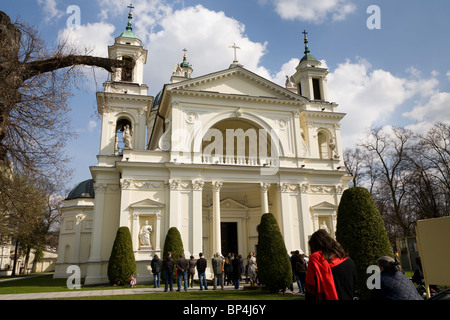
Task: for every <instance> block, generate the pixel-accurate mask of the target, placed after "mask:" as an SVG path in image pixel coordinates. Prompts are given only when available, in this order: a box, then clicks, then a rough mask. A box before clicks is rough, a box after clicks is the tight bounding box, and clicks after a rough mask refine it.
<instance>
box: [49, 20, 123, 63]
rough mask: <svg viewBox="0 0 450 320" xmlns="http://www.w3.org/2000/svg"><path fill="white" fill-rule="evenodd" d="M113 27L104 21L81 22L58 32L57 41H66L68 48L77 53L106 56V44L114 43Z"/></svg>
mask: <svg viewBox="0 0 450 320" xmlns="http://www.w3.org/2000/svg"><path fill="white" fill-rule="evenodd" d="M114 30H115V27H114V26H113V25H112V24H109V23H105V22H96V23H87V24H82V25H81V26H80V27H79V28H66V29H62V30H61V31H60V32H59V33H58V41H60V42H66V43H67V45H68V48H69V49H75V51H77V52H79V53H89V54H91V55H95V56H100V57H107V56H108V46H109V45H111V44H113V43H114V36H113V33H114Z"/></svg>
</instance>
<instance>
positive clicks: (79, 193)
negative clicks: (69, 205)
mask: <svg viewBox="0 0 450 320" xmlns="http://www.w3.org/2000/svg"><path fill="white" fill-rule="evenodd" d="M77 198H95V193H94V180H93V179H89V180H85V181H83V182H81V183H79V184H78V185H77V186H76V187H75V188H73V189H72V191H70V192H69V195H68V196H67V198H66V200H72V199H77Z"/></svg>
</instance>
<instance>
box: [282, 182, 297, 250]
mask: <svg viewBox="0 0 450 320" xmlns="http://www.w3.org/2000/svg"><path fill="white" fill-rule="evenodd" d="M289 187H290V184H289V183H281V184H279V185H278V192H279V196H280V212H281V226H280V227H281V230H282V233H283V237H284V243H285V245H286V249H287V250H288V251H291V250H294V249H295V248H294V238H293V234H292V214H291V205H290V198H289V197H290V195H289Z"/></svg>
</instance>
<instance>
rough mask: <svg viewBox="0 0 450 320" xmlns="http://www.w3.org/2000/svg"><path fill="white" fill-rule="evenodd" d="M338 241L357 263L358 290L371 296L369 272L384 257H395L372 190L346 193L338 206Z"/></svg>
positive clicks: (349, 190)
mask: <svg viewBox="0 0 450 320" xmlns="http://www.w3.org/2000/svg"><path fill="white" fill-rule="evenodd" d="M336 224H337V225H336V240H337V241H338V242H339V243H340V244H341V245H342V247H343V248H344V250H345V251H346V252H347V253H348V255H349V256H350V258H352V259H353V261H354V262H355V264H356V269H357V277H358V280H357V289H358V291H359V293H360V295H361V298H362V299H365V298H367V297H368V295H369V294H370V291H369V289H368V288H367V284H366V282H367V279H368V277H369V276H371V275H372V273H367V268H368V267H369V266H370V265H376V264H377V259H378V258H379V257H381V256H391V257H393V251H392V247H391V245H390V243H389V238H388V236H387V233H386V229H385V227H384V221H383V220H382V218H381V215H380V213H379V211H378V209H377V207H376V206H375V202H374V201H373V199H372V196H371V195H370V193H369V191H368V190H367V189H365V188H361V187H354V188H350V189H347V190H345V191H344V193H343V194H342V198H341V201H340V203H339V207H338V214H337V223H336Z"/></svg>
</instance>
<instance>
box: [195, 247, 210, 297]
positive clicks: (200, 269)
mask: <svg viewBox="0 0 450 320" xmlns="http://www.w3.org/2000/svg"><path fill="white" fill-rule="evenodd" d="M198 257H199V258H198V260H197V263H196V266H197V273H198V281H199V282H200V290H203V286H205V290H208V284H207V283H206V275H205V270H206V266H207V264H208V262H207V261H206V259H205V258H203V253H201V252H200V253H199V254H198Z"/></svg>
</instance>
